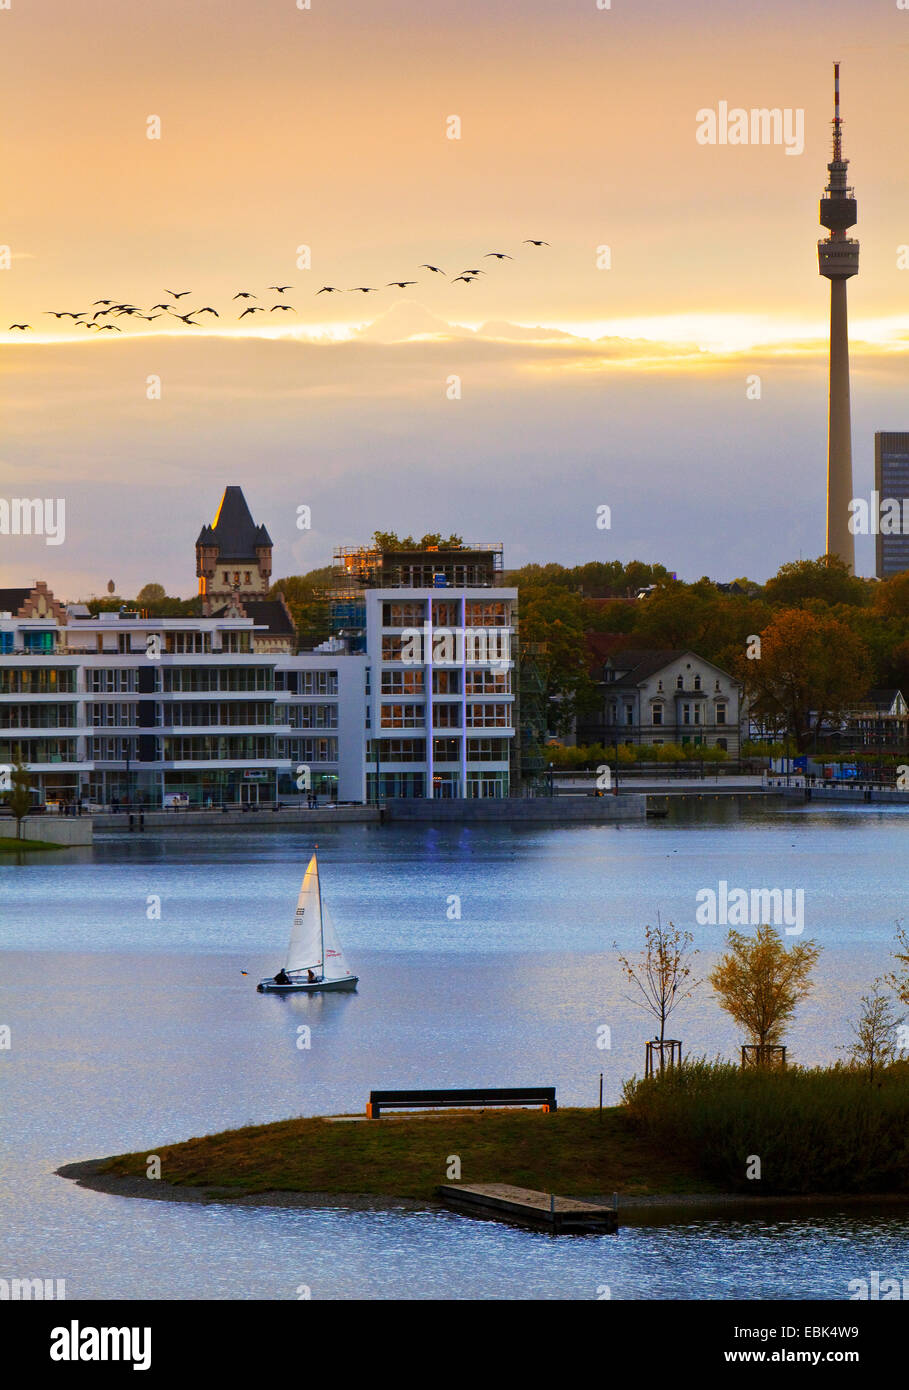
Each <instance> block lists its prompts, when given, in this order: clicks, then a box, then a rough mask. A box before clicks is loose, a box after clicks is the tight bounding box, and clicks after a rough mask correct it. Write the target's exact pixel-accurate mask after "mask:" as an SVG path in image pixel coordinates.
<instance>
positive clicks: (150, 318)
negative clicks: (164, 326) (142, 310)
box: [138, 314, 161, 323]
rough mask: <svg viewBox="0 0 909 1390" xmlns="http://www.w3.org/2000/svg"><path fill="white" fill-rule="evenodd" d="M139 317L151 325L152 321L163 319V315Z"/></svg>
mask: <svg viewBox="0 0 909 1390" xmlns="http://www.w3.org/2000/svg"><path fill="white" fill-rule="evenodd" d="M138 317H139V318H140V319H145V322H146V323H151V321H152V319H159V318H160V317H161V315H160V314H139V315H138Z"/></svg>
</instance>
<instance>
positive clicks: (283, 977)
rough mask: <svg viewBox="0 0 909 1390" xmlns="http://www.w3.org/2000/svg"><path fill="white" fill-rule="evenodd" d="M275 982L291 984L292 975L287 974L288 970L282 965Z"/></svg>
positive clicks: (277, 983)
mask: <svg viewBox="0 0 909 1390" xmlns="http://www.w3.org/2000/svg"><path fill="white" fill-rule="evenodd" d="M275 984H276V985H289V984H290V976H289V975H288V974H287V971H286V970H285V969H284V967H283V966H282V967H281V969H280V970H279V971H278V973H277V975H276V976H275Z"/></svg>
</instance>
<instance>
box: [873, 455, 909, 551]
mask: <svg viewBox="0 0 909 1390" xmlns="http://www.w3.org/2000/svg"><path fill="white" fill-rule="evenodd" d="M874 490H875V492H876V493H877V497H878V500H879V502H880V506H881V508H884V507H885V504H886V501H887V500H889V499H893V500H895V501H897V502H898V504H899V511H900V517H901V521H900V525H899V529H898V530H896V529H895V527H893V524H892V523H890V524H888V526H887V529H888V531H890V534H888V535H884V534H882V531H883V527H884V525H885V522H884V518H883V517H881V516H878V529H877V535H876V536H875V570H874V572H875V574H876V575H877V577H878V579H889V578H890V576H891V575H894V574H899V573H900V572H901V571H902V570H909V527H905V526H903V525H902V518H904V517H905V518H909V431H905V430H902V431H901V430H879V431H878V432H877V434H875V436H874ZM893 510H894V512H895V509H893Z"/></svg>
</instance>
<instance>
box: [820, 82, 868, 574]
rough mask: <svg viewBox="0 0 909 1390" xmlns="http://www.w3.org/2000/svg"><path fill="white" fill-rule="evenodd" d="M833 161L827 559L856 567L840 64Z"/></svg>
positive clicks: (849, 209)
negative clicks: (831, 557) (833, 557)
mask: <svg viewBox="0 0 909 1390" xmlns="http://www.w3.org/2000/svg"><path fill="white" fill-rule="evenodd" d="M833 73H834V79H833V81H834V115H833V159H832V160H831V161H830V163H829V164H828V165H827V170H828V174H829V178H828V182H827V186H826V188H825V190H824V196H823V198H822V199H821V205H820V221H821V225H822V226H824V227H826V228H827V230H828V232H829V236H827V237H825V238H824V239H823V241H819V242H818V244H817V259H818V270H819V272H820V274H821V275H823V276H824V277H825V278H826V279H828V280H829V281H830V388H829V402H828V416H827V554H828V555H838V556H839V558H840V559H841V560H843V561H844V563H845V564H847V565H848V566H849V569H850V570H852V569H854V568H855V539H854V537H853V534H852V532H851V531H850V529H849V521H850V516H851V513H850V508H849V504H850V502H851V501H852V499H853V495H854V494H853V490H852V417H851V412H850V404H849V327H848V321H847V314H846V281H847V280H848V279H849V278H850V276H852V275H857V274H858V263H859V244H858V242H857V241H856V240H855V239H854V238H852V237H849V236H847V235H846V232H847V230H848V228H849V227H852V226H854V225H855V222H856V220H857V217H858V211H857V207H856V201H855V193H854V190H853V189H852V188H850V187H849V186H848V185H847V183H846V170H847V168H848V166H849V161H848V159H844V158H843V134H842V121H841V119H840V65H839V63H834V65H833Z"/></svg>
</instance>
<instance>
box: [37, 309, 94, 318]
mask: <svg viewBox="0 0 909 1390" xmlns="http://www.w3.org/2000/svg"><path fill="white" fill-rule="evenodd" d="M44 313H45V314H53V316H54V318H55V319H74V320H78V319H82V318H85V313H86V311H85V310H84V309H83V310H82V311H81V312H80V313H78V314H74V313H73V312H72V310H71V309H61V310H60V311H59V312H58V311H57V310H56V309H45V310H44Z"/></svg>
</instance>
